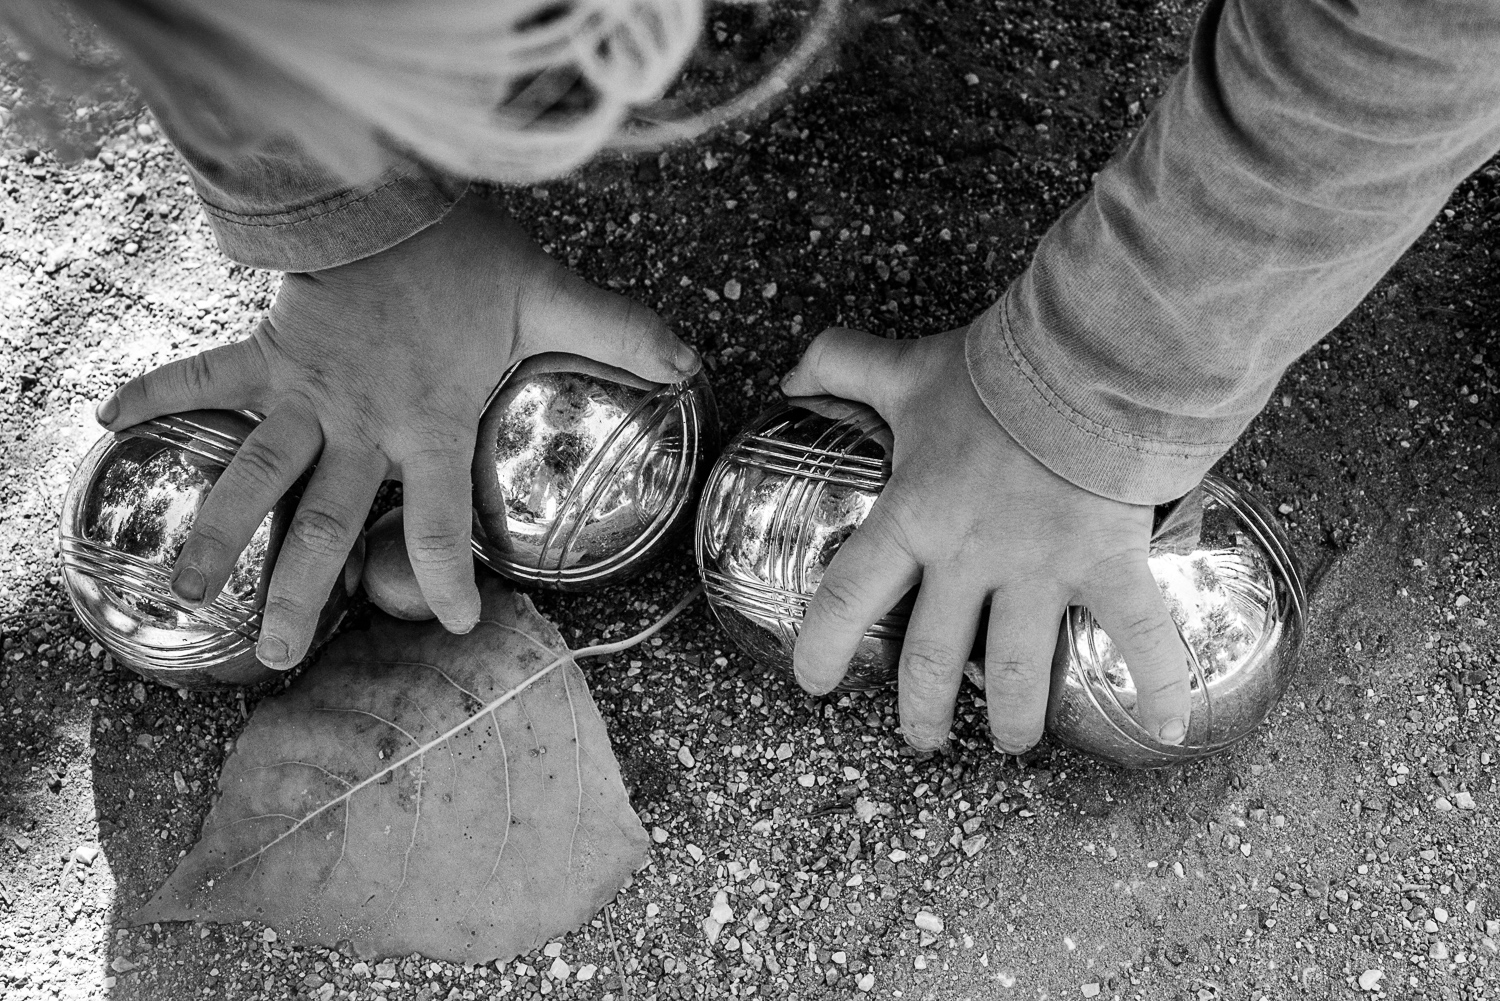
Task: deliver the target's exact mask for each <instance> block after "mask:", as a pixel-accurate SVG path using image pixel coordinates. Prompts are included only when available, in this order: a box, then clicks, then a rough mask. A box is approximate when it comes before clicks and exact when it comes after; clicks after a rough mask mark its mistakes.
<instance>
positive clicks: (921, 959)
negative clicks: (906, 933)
mask: <svg viewBox="0 0 1500 1001" xmlns="http://www.w3.org/2000/svg"><path fill="white" fill-rule="evenodd" d="M911 965H912V969H916V970H925V969H927V957H926V956H918V957H917V958H916V959H914V960H912V961H911Z"/></svg>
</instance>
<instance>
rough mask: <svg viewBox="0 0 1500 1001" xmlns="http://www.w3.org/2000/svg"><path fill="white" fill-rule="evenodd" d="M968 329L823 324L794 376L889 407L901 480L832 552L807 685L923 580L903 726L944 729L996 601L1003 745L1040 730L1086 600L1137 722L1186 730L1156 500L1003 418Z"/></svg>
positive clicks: (988, 669) (927, 738) (993, 719)
mask: <svg viewBox="0 0 1500 1001" xmlns="http://www.w3.org/2000/svg"><path fill="white" fill-rule="evenodd" d="M964 333H965V332H964V331H963V330H954V331H950V332H948V333H946V334H940V335H937V336H934V337H926V338H922V339H921V340H911V341H889V340H883V339H881V338H877V337H872V336H870V335H868V334H862V333H857V332H855V331H852V330H839V329H834V330H826V331H824V332H823V333H822V334H820V335H819V336H818V337H817V338H816V339H815V340H814V341H813V343H812V344H811V345H810V346H809V347H808V349H807V353H806V354H805V355H803V357H802V360H801V361H800V362H799V363H798V364H797V367H796V368H795V369H793V370H792V372H791V373H790V374H789V375H788V376H787V377H786V378H785V379H784V380H783V381H782V387H781V388H782V390H783V391H784V392H785V393H787V395H789V396H813V395H817V394H822V393H829V394H832V395H835V396H842V397H845V398H847V399H852V400H858V401H860V402H863V403H866V404H868V405H870V406H871V407H874V408H875V410H876V412H878V413H879V414H880V416H881V417H883V418H884V419H885V421H886V423H887V424H889V425H890V427H891V431H892V434H893V437H894V439H895V449H894V452H893V455H892V468H891V479H890V482H889V483H888V484H887V485H886V487H885V489H884V490H883V491H882V492H881V494H880V498H879V499H878V500H877V501H876V502H875V505H874V507H873V508H872V509H871V511H870V514H869V516H868V517H867V518H866V519H865V521H864V523H863V524H862V525H861V526H860V528H859V529H858V530H857V531H856V532H855V533H854V534H853V535H852V536H850V538H849V539H848V540H847V541H846V542H845V543H844V544H843V546H842V547H841V548H840V549H839V551H838V553H837V554H836V555H835V556H834V558H833V560H832V562H831V563H830V564H829V567H828V570H827V572H826V573H825V574H824V576H823V580H822V583H821V585H820V586H819V588H818V591H817V593H816V594H815V595H814V596H813V598H812V601H811V603H810V604H809V606H808V608H807V613H806V615H805V617H804V619H803V623H802V631H801V634H800V635H799V636H798V638H797V646H796V650H795V652H794V656H793V664H794V667H795V669H796V672H797V679H798V681H799V682H800V683H801V684H802V687H803V688H805V689H807V690H808V691H810V692H813V693H814V694H822V693H824V692H828V691H831V690H832V689H833V687H834V686H835V685H837V684H838V682H839V679H840V678H842V677H843V675H844V671H845V669H846V667H847V665H848V662H849V659H850V657H851V656H852V655H853V654H854V651H855V647H856V645H857V644H858V642H859V639H860V636H861V635H862V634H863V633H864V631H865V630H866V629H867V628H869V626H870V625H871V624H872V623H873V622H874V621H875V620H876V619H877V618H879V617H880V616H881V615H883V614H885V613H886V612H887V611H889V610H890V608H891V607H892V606H893V605H895V604H896V602H897V601H898V600H899V599H900V598H901V597H902V595H904V594H905V593H906V592H907V591H908V590H910V589H911V588H912V587H913V586H915V585H916V584H918V583H919V582H920V584H921V590H920V591H918V592H917V598H916V604H915V607H914V608H913V610H912V614H911V622H910V625H909V626H908V627H907V631H906V639H905V642H904V644H903V645H902V648H901V659H900V663H899V667H898V671H899V686H900V691H899V701H900V710H901V729H902V732H903V733H904V734H905V736H906V740H907V742H908V743H909V744H911V745H912V746H913V747H915V748H917V749H919V750H932V749H936V748H939V747H942V746H943V744H945V743H946V742H947V739H948V731H949V729H950V728H951V727H952V724H953V706H954V702H955V700H956V699H957V697H958V688H959V684H960V682H961V680H962V677H963V666H964V663H965V661H966V660H967V659H968V656H969V652H970V650H971V649H972V647H973V643H974V637H975V634H976V631H977V628H978V623H979V621H980V614H981V612H982V610H983V607H984V605H985V604H986V603H988V604H989V606H990V616H989V627H988V635H987V637H986V647H985V657H984V661H985V663H984V674H985V700H986V702H987V703H988V708H989V719H990V729H991V732H992V734H993V736H994V740H995V743H996V746H998V747H999V748H1000V749H1001V750H1002V751H1005V752H1007V753H1011V754H1019V753H1021V752H1023V751H1025V750H1026V749H1027V748H1029V747H1031V746H1032V745H1033V744H1035V743H1036V742H1037V741H1038V740H1040V739H1041V736H1042V725H1043V721H1044V718H1045V716H1046V710H1047V690H1048V683H1049V678H1050V671H1051V664H1052V654H1053V650H1054V647H1055V645H1056V643H1057V637H1058V626H1059V623H1060V622H1061V621H1062V617H1063V615H1064V613H1065V611H1066V608H1067V606H1068V605H1070V604H1079V605H1086V606H1088V608H1089V610H1090V611H1091V612H1093V614H1094V617H1095V618H1096V619H1097V620H1098V621H1099V623H1100V624H1101V625H1102V626H1103V627H1104V629H1105V631H1106V632H1108V633H1109V636H1110V638H1111V639H1113V640H1114V641H1115V643H1116V645H1117V646H1118V647H1119V648H1120V650H1121V652H1122V653H1123V654H1124V655H1125V660H1126V662H1127V664H1128V666H1129V668H1130V674H1131V677H1132V678H1133V679H1134V681H1135V686H1136V691H1137V693H1138V696H1139V701H1138V703H1137V707H1136V710H1135V713H1136V717H1137V719H1138V720H1139V721H1140V722H1141V724H1142V725H1143V726H1145V727H1146V728H1147V730H1149V731H1150V732H1151V733H1154V734H1158V735H1159V737H1160V739H1161V740H1162V741H1163V742H1164V743H1167V744H1179V743H1181V742H1182V740H1183V738H1184V737H1185V736H1186V734H1187V722H1188V713H1189V704H1190V703H1189V691H1188V678H1189V674H1188V667H1187V656H1186V652H1185V650H1184V649H1183V647H1182V645H1181V642H1180V640H1179V638H1178V634H1177V629H1176V627H1175V626H1174V625H1173V623H1172V619H1171V617H1170V616H1169V615H1168V613H1167V608H1166V605H1165V603H1164V602H1163V601H1162V598H1161V594H1160V592H1159V591H1158V590H1157V586H1156V583H1155V580H1154V579H1153V578H1152V576H1151V573H1150V570H1149V569H1148V568H1147V564H1146V555H1147V546H1148V543H1149V540H1150V533H1151V519H1152V509H1151V508H1150V507H1143V506H1137V505H1131V504H1124V503H1121V502H1118V501H1113V500H1109V499H1108V498H1105V497H1100V496H1098V495H1096V494H1092V493H1089V492H1088V491H1086V490H1083V489H1081V488H1080V487H1077V486H1074V485H1073V484H1072V483H1069V482H1068V481H1067V480H1064V479H1062V478H1061V477H1059V476H1058V475H1056V474H1055V473H1053V472H1052V471H1051V470H1049V469H1048V468H1047V467H1046V466H1044V465H1042V464H1041V463H1040V462H1038V461H1037V460H1036V459H1035V458H1033V457H1032V456H1031V455H1030V454H1029V453H1028V452H1026V451H1025V450H1024V449H1023V448H1021V446H1020V445H1018V444H1017V443H1016V442H1015V440H1014V439H1012V438H1011V437H1010V435H1008V434H1007V433H1006V432H1005V430H1004V429H1003V428H1001V426H1000V425H999V424H998V423H997V422H996V421H995V418H994V417H993V416H992V415H991V414H990V412H989V410H988V409H987V408H986V407H985V405H984V403H983V401H982V400H980V398H979V394H978V393H977V392H976V391H975V390H974V385H973V383H972V382H971V381H970V378H969V371H968V366H967V364H966V362H965V357H964Z"/></svg>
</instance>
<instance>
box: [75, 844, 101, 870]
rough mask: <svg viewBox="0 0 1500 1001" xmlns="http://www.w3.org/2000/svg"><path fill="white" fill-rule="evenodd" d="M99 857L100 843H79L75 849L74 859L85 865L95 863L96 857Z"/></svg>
mask: <svg viewBox="0 0 1500 1001" xmlns="http://www.w3.org/2000/svg"><path fill="white" fill-rule="evenodd" d="M98 857H99V846H98V845H79V846H78V847H77V848H74V849H73V859H74V861H76V862H82V863H83V864H84V865H93V864H94V859H96V858H98Z"/></svg>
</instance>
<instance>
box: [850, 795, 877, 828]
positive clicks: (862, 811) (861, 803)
mask: <svg viewBox="0 0 1500 1001" xmlns="http://www.w3.org/2000/svg"><path fill="white" fill-rule="evenodd" d="M879 812H880V809H879V808H878V807H877V806H876V805H875V804H874V803H872V802H870V801H869V800H868V799H866V798H865V797H863V796H861V797H860V798H859V799H857V800H855V801H854V815H855V816H856V817H858V818H859V819H860V820H861V821H863V822H864V823H866V824H868V823H869V822H870V821H872V820H874V819H875V816H876V814H878V813H879Z"/></svg>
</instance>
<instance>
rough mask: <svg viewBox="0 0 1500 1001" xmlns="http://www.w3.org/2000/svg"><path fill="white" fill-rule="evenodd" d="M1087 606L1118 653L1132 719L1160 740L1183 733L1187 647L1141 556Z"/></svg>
mask: <svg viewBox="0 0 1500 1001" xmlns="http://www.w3.org/2000/svg"><path fill="white" fill-rule="evenodd" d="M1089 610H1090V611H1091V612H1093V614H1094V618H1095V619H1097V620H1098V622H1099V625H1101V626H1103V627H1104V631H1105V632H1106V633H1108V634H1109V638H1110V639H1111V640H1113V641H1114V644H1115V646H1116V647H1117V648H1118V649H1119V651H1120V653H1121V654H1123V655H1124V656H1125V666H1126V667H1127V668H1128V669H1129V671H1130V677H1131V680H1132V681H1134V682H1135V690H1136V708H1135V717H1136V722H1138V723H1140V725H1141V726H1142V727H1144V728H1145V730H1146V732H1147V733H1151V734H1155V735H1156V738H1157V739H1158V740H1160V741H1161V742H1162V743H1163V744H1170V745H1177V744H1181V743H1182V742H1183V740H1184V739H1185V738H1186V737H1187V728H1188V718H1189V714H1190V713H1191V710H1192V693H1191V690H1190V688H1189V678H1190V675H1189V671H1188V663H1187V651H1186V650H1185V649H1184V648H1183V646H1182V639H1181V637H1180V636H1179V635H1178V632H1177V626H1176V625H1175V624H1174V623H1173V622H1172V616H1171V615H1170V614H1168V612H1167V606H1166V603H1165V602H1164V601H1162V597H1161V591H1160V590H1158V589H1157V586H1156V580H1155V579H1154V578H1153V577H1152V576H1151V571H1150V569H1149V567H1148V566H1147V564H1146V560H1145V559H1144V558H1137V559H1133V560H1132V561H1131V563H1130V564H1129V566H1128V567H1127V568H1126V569H1125V570H1124V571H1122V573H1121V574H1120V575H1119V576H1117V577H1116V578H1115V579H1114V580H1113V581H1111V582H1109V583H1107V584H1104V585H1102V586H1101V587H1100V588H1099V589H1098V594H1097V595H1090V596H1089Z"/></svg>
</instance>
